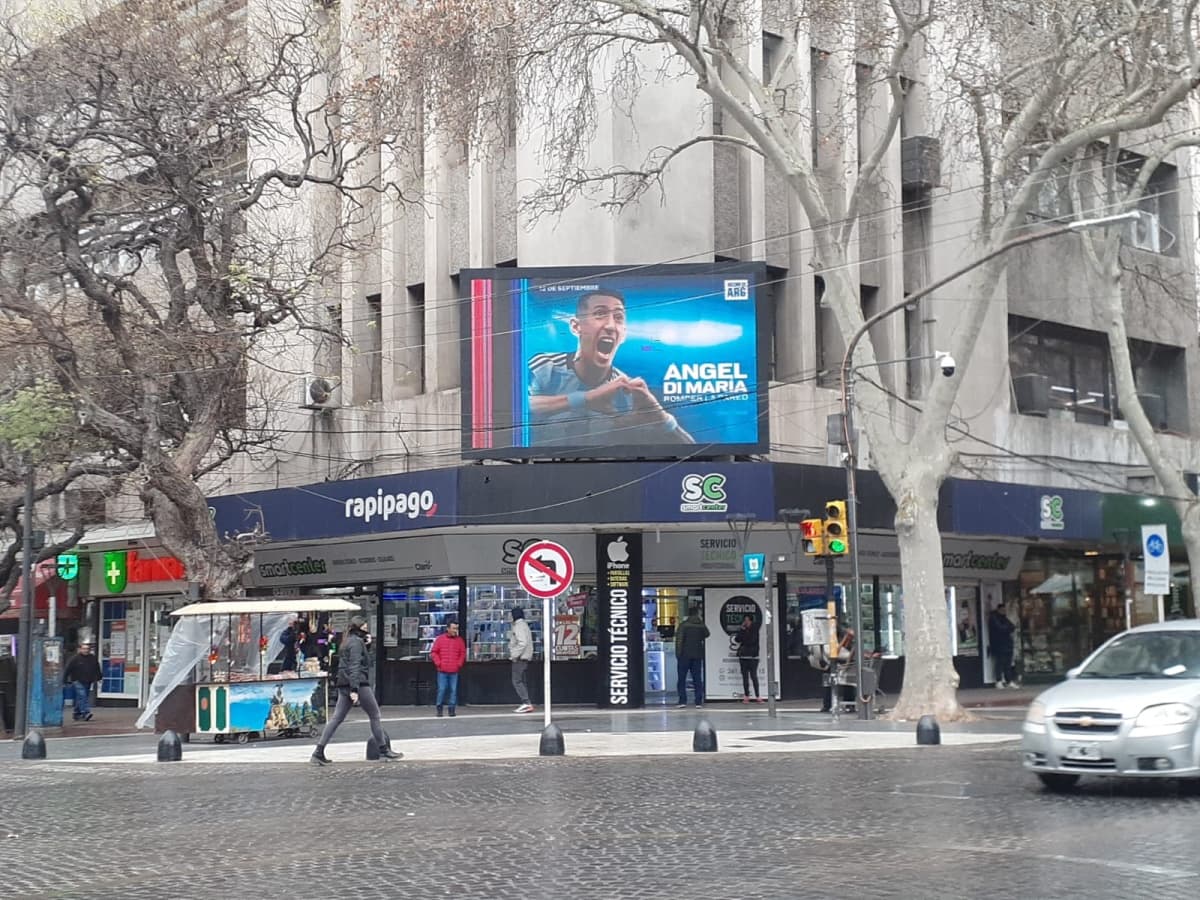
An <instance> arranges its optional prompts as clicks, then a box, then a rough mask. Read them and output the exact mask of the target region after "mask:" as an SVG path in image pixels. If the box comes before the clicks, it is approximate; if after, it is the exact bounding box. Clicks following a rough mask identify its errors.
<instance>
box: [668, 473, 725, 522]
mask: <svg viewBox="0 0 1200 900" xmlns="http://www.w3.org/2000/svg"><path fill="white" fill-rule="evenodd" d="M682 488H683V490H682V491H681V492H680V495H679V497H680V499H681V500H682V501H683V502H682V503H680V504H679V511H680V512H685V513H723V512H725V511H726V510H728V509H729V504H728V503H726V502H725V499H726V498H725V476H724V475H722V474H721V473H720V472H710V473H709V474H707V475H699V474H693V475H685V476H683V482H682Z"/></svg>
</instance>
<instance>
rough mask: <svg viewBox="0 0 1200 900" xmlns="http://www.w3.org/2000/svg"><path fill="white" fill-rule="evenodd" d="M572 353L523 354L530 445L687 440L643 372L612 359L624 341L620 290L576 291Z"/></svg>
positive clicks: (623, 309) (572, 323)
mask: <svg viewBox="0 0 1200 900" xmlns="http://www.w3.org/2000/svg"><path fill="white" fill-rule="evenodd" d="M571 333H572V334H574V335H575V336H576V337H578V338H579V346H578V348H577V349H576V351H575V352H574V353H539V354H537V355H536V356H534V357H533V358H532V359H531V360H530V361H529V412H530V419H531V423H532V425H533V434H532V439H531V441H530V443H531V444H533V445H535V446H537V445H545V444H566V445H572V444H575V445H597V444H613V445H621V444H694V443H695V442H696V441H695V439H694V438H693V437H692V436H691V435H690V434H688V432H687V431H685V430H684V429H683V428H682V427H681V426H680V425H679V423H678V422H677V421H676V419H675V417H674V416H673V415H671V414H670V413H668V412H667V411H666V410H665V409H663V408H662V404H660V403H659V401H658V398H657V397H655V396H654V393H653V392H652V391H651V390H650V388H649V386H648V385H647V384H646V381H645V379H643V378H630V377H629V376H628V375H626V374H625V373H624V372H622V371H621V370H620V369H618V368H616V367H615V366H614V365H613V360H614V358H615V357H616V355H617V350H618V349H619V348H620V346H621V344H622V342H624V340H625V297H624V295H622V294H621V292H620V291H616V290H595V291H590V292H588V293H586V294H581V295H580V296H579V300H578V302H577V304H576V307H575V315H574V316H572V317H571Z"/></svg>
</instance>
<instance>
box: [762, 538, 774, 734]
mask: <svg viewBox="0 0 1200 900" xmlns="http://www.w3.org/2000/svg"><path fill="white" fill-rule="evenodd" d="M774 577H775V576H774V573H773V572H772V570H771V555H770V554H769V553H768V554H767V558H766V561H765V562H764V563H763V610H764V613H763V624H765V625H766V627H767V715H768V716H769V717H770V718H772V719H774V718H775V584H774V582H773V581H772V580H771V579H772V578H774Z"/></svg>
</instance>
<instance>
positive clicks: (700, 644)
mask: <svg viewBox="0 0 1200 900" xmlns="http://www.w3.org/2000/svg"><path fill="white" fill-rule="evenodd" d="M708 634H709V632H708V626H707V625H705V624H704V621H703V620H702V619H701V618H700V607H698V606H693V607H691V608H690V609H689V610H688V617H687V618H686V619H684V620H683V622H682V623H681V624H680V626H679V627H678V628H677V629H675V661H676V663H677V665H678V669H679V684H678V687H679V708H680V709H683V708H684V707H685V706H687V677H688V673H689V672H690V673H691V675H692V689H693V690H694V691H695V692H696V708H697V709H699V708H700V707H701V706H703V705H704V642H705V641H706V640H708Z"/></svg>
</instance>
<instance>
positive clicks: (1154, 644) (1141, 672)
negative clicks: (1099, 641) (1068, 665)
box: [1078, 631, 1200, 678]
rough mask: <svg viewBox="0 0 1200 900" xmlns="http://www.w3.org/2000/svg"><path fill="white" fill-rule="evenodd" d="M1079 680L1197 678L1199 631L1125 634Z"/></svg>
mask: <svg viewBox="0 0 1200 900" xmlns="http://www.w3.org/2000/svg"><path fill="white" fill-rule="evenodd" d="M1078 677H1079V678H1200V631H1143V632H1135V633H1132V634H1124V635H1121V636H1120V637H1118V638H1116V639H1115V640H1114V641H1113V642H1112V643H1111V644H1109V645H1108V646H1106V647H1104V648H1103V649H1102V650H1101V651H1100V652H1099V653H1097V654H1096V656H1095V657H1094V658H1093V659H1091V660H1090V661H1089V662H1088V663H1087V664H1086V665H1084V666H1083V668H1081V669H1080V670H1079V675H1078Z"/></svg>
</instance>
